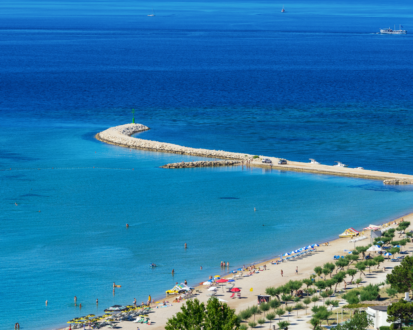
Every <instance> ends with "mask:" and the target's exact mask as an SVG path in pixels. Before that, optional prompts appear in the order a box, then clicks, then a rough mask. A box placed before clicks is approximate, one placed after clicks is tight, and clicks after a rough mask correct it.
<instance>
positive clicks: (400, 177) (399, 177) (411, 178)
mask: <svg viewBox="0 0 413 330" xmlns="http://www.w3.org/2000/svg"><path fill="white" fill-rule="evenodd" d="M147 130H149V127H147V126H145V125H142V124H125V125H120V126H115V127H111V128H108V129H107V130H105V131H103V132H100V133H98V134H96V139H98V140H99V141H102V142H105V143H108V144H114V145H117V146H120V147H125V148H134V149H141V150H148V151H156V152H166V153H174V154H180V155H190V156H197V157H208V158H220V159H226V160H233V161H238V165H248V166H257V167H263V168H272V169H277V170H283V171H294V172H306V173H315V174H325V175H337V176H343V177H353V178H362V179H370V180H382V181H383V183H384V184H393V185H398V184H413V175H407V174H399V173H390V172H381V171H370V170H365V169H363V168H349V167H340V166H329V165H322V164H318V163H302V162H293V161H288V162H287V164H285V165H278V162H279V160H281V159H283V158H280V157H269V156H268V157H267V156H258V155H250V154H244V153H236V152H228V151H223V150H209V149H198V148H190V147H183V146H179V145H176V144H172V143H166V142H157V141H151V140H145V139H139V138H135V137H132V135H133V134H136V133H139V132H144V131H147ZM263 159H269V160H270V161H271V163H263ZM205 164H207V163H205ZM168 165H169V166H168ZM223 165H224V166H225V163H219V164H213V163H211V162H209V163H208V164H207V165H205V166H223ZM227 165H229V166H233V165H237V164H236V163H234V162H231V163H228V164H227ZM164 167H165V168H186V167H202V166H201V165H199V164H198V165H194V164H193V163H192V164H185V163H182V164H181V165H178V164H167V165H164Z"/></svg>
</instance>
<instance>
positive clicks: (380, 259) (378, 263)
mask: <svg viewBox="0 0 413 330" xmlns="http://www.w3.org/2000/svg"><path fill="white" fill-rule="evenodd" d="M373 260H374V261H375V262H376V263H377V268H379V267H380V264H381V263H382V262H383V261H384V257H383V256H381V255H380V256H377V257H374V258H373Z"/></svg>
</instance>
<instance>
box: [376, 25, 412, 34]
mask: <svg viewBox="0 0 413 330" xmlns="http://www.w3.org/2000/svg"><path fill="white" fill-rule="evenodd" d="M380 33H381V34H406V33H407V31H406V30H403V26H401V25H399V29H398V30H396V26H395V27H394V29H391V28H388V29H380Z"/></svg>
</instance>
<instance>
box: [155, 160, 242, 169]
mask: <svg viewBox="0 0 413 330" xmlns="http://www.w3.org/2000/svg"><path fill="white" fill-rule="evenodd" d="M236 165H241V162H240V161H239V160H215V161H204V160H201V161H198V162H180V163H171V164H166V165H164V166H161V167H162V168H191V167H215V166H236Z"/></svg>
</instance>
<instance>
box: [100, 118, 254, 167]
mask: <svg viewBox="0 0 413 330" xmlns="http://www.w3.org/2000/svg"><path fill="white" fill-rule="evenodd" d="M148 129H149V127H147V126H145V125H141V124H126V125H121V126H116V127H111V128H108V129H107V130H105V131H103V132H100V133H98V134H96V138H97V139H98V140H100V141H102V142H106V143H110V144H115V145H117V146H121V147H126V148H135V149H141V150H149V151H157V152H168V153H174V154H179V155H190V156H199V157H210V158H221V159H236V160H246V159H248V158H252V155H246V154H239V153H236V152H228V151H223V150H208V149H197V148H189V147H182V146H179V145H177V144H172V143H165V142H157V141H150V140H143V139H139V138H135V137H131V135H132V134H135V133H139V132H143V131H147V130H148Z"/></svg>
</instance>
